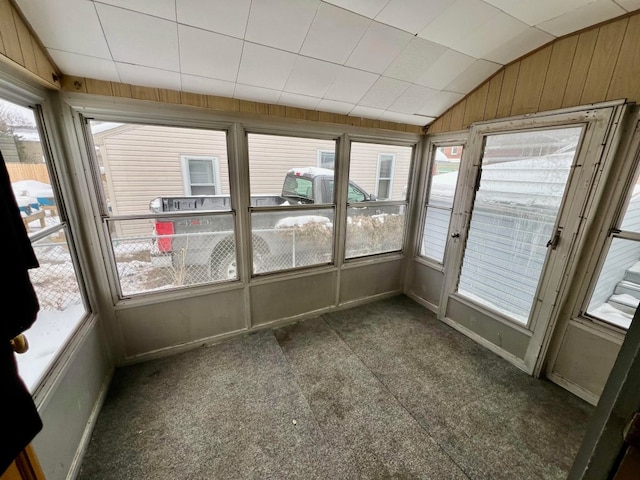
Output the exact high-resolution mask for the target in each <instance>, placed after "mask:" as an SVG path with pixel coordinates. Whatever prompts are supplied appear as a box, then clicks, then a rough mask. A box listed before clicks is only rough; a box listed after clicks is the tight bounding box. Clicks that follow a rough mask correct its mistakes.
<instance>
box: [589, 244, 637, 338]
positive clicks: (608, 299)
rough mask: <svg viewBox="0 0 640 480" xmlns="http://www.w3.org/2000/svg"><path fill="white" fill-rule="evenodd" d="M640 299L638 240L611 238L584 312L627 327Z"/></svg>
mask: <svg viewBox="0 0 640 480" xmlns="http://www.w3.org/2000/svg"><path fill="white" fill-rule="evenodd" d="M638 303H640V242H636V241H633V240H625V239H622V238H614V239H613V241H612V242H611V247H610V248H609V252H608V253H607V258H606V260H605V262H604V265H603V267H602V270H601V271H600V276H599V277H598V282H597V283H596V288H595V290H594V291H593V294H592V295H591V301H590V302H589V308H588V309H587V313H588V314H589V315H593V316H594V317H596V318H599V319H601V320H604V321H605V322H609V323H612V324H614V325H617V326H619V327H622V328H629V326H630V325H631V320H632V319H633V314H634V313H635V311H636V308H638Z"/></svg>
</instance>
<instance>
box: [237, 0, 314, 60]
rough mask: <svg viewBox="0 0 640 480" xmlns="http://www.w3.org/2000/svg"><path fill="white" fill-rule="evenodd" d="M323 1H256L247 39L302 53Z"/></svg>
mask: <svg viewBox="0 0 640 480" xmlns="http://www.w3.org/2000/svg"><path fill="white" fill-rule="evenodd" d="M319 3H320V0H296V1H295V2H291V1H287V0H253V1H252V2H251V11H250V13H249V23H248V24H247V32H246V34H245V40H248V41H250V42H255V43H261V44H264V45H268V46H270V47H275V48H280V49H282V50H287V51H289V52H294V53H298V52H299V51H300V47H302V42H303V41H304V38H305V36H306V35H307V31H309V26H310V25H311V22H312V21H313V17H314V16H315V14H316V10H317V9H318V5H319Z"/></svg>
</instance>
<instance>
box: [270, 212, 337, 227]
mask: <svg viewBox="0 0 640 480" xmlns="http://www.w3.org/2000/svg"><path fill="white" fill-rule="evenodd" d="M311 223H319V224H321V225H326V226H327V227H331V220H329V219H328V218H327V217H323V216H321V215H301V216H299V217H285V218H281V219H280V220H278V221H277V222H276V224H275V228H276V229H283V228H293V227H303V226H305V225H309V224H311Z"/></svg>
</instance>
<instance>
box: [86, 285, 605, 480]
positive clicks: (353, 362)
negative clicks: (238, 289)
mask: <svg viewBox="0 0 640 480" xmlns="http://www.w3.org/2000/svg"><path fill="white" fill-rule="evenodd" d="M592 411H593V408H592V407H591V406H590V405H588V404H586V403H585V402H583V401H581V400H580V399H578V398H576V397H575V396H573V395H571V394H570V393H568V392H566V391H565V390H563V389H561V388H559V387H558V386H556V385H554V384H551V383H550V382H547V381H544V380H538V379H534V378H532V377H530V376H528V375H526V374H525V373H523V372H521V371H520V370H518V369H517V368H515V367H514V366H512V365H511V364H509V363H507V362H506V361H505V360H503V359H501V358H500V357H498V356H496V355H495V354H493V353H492V352H490V351H488V350H486V349H485V348H483V347H481V346H479V345H478V344H476V343H475V342H473V341H472V340H470V339H468V338H467V337H465V336H463V335H461V334H459V333H458V332H456V331H455V330H453V329H451V328H449V327H448V326H446V325H444V324H442V323H441V322H438V321H437V320H435V319H434V318H433V315H432V314H430V313H429V312H427V311H426V310H425V309H424V308H422V307H421V306H419V305H417V304H416V303H414V302H413V301H411V300H410V299H408V298H407V297H404V296H400V297H395V298H392V299H388V300H383V301H379V302H376V303H372V304H369V305H365V306H361V307H356V308H353V309H350V310H345V311H341V312H336V313H331V314H326V315H322V316H321V317H318V318H314V319H310V320H306V321H303V322H298V323H296V324H293V325H289V326H286V327H282V328H278V329H274V330H264V331H260V332H257V333H253V334H248V335H246V336H242V337H238V338H235V339H232V340H229V341H226V342H223V343H220V344H217V345H213V346H209V347H201V348H198V349H195V350H192V351H189V352H186V353H183V354H179V355H175V356H172V357H168V358H164V359H160V360H154V361H149V362H145V363H141V364H137V365H133V366H128V367H125V368H120V369H118V370H117V371H116V373H115V376H114V378H113V381H112V383H111V386H110V389H109V392H108V395H107V399H106V401H105V404H104V407H103V409H102V411H101V413H100V415H99V417H98V420H97V424H96V427H95V430H94V432H93V435H92V438H91V440H90V443H89V446H88V449H87V452H86V455H85V458H84V460H83V463H82V466H81V471H80V474H79V478H80V479H81V480H86V479H114V480H115V479H117V480H125V479H136V480H137V479H154V480H163V479H413V478H416V479H417V478H429V479H443V480H444V479H456V480H457V479H460V480H464V479H468V478H469V479H505V480H526V479H564V478H566V475H567V472H568V470H569V468H570V467H571V463H572V461H573V458H574V456H575V454H576V453H577V450H578V447H579V445H580V442H581V440H582V436H583V435H584V433H585V431H586V426H587V423H588V421H589V417H590V415H591V413H592Z"/></svg>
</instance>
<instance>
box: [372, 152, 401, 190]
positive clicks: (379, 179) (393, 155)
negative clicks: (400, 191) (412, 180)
mask: <svg viewBox="0 0 640 480" xmlns="http://www.w3.org/2000/svg"><path fill="white" fill-rule="evenodd" d="M383 156H389V157H391V158H390V160H391V175H390V176H389V178H386V177H382V176H381V175H380V174H381V170H382V162H383V161H384V160H388V159H383V158H382V157H383ZM395 167H396V154H395V153H384V152H378V166H377V168H376V188H375V189H374V190H375V191H374V194H375V196H376V199H378V198H380V195H379V194H378V192H379V191H380V181H387V182H389V190H388V192H387V194H388V197H386V198H384V199H382V200H380V201H381V202H390V201H392V200H391V197H392V196H393V176H394V173H395ZM407 181H408V180H407Z"/></svg>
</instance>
